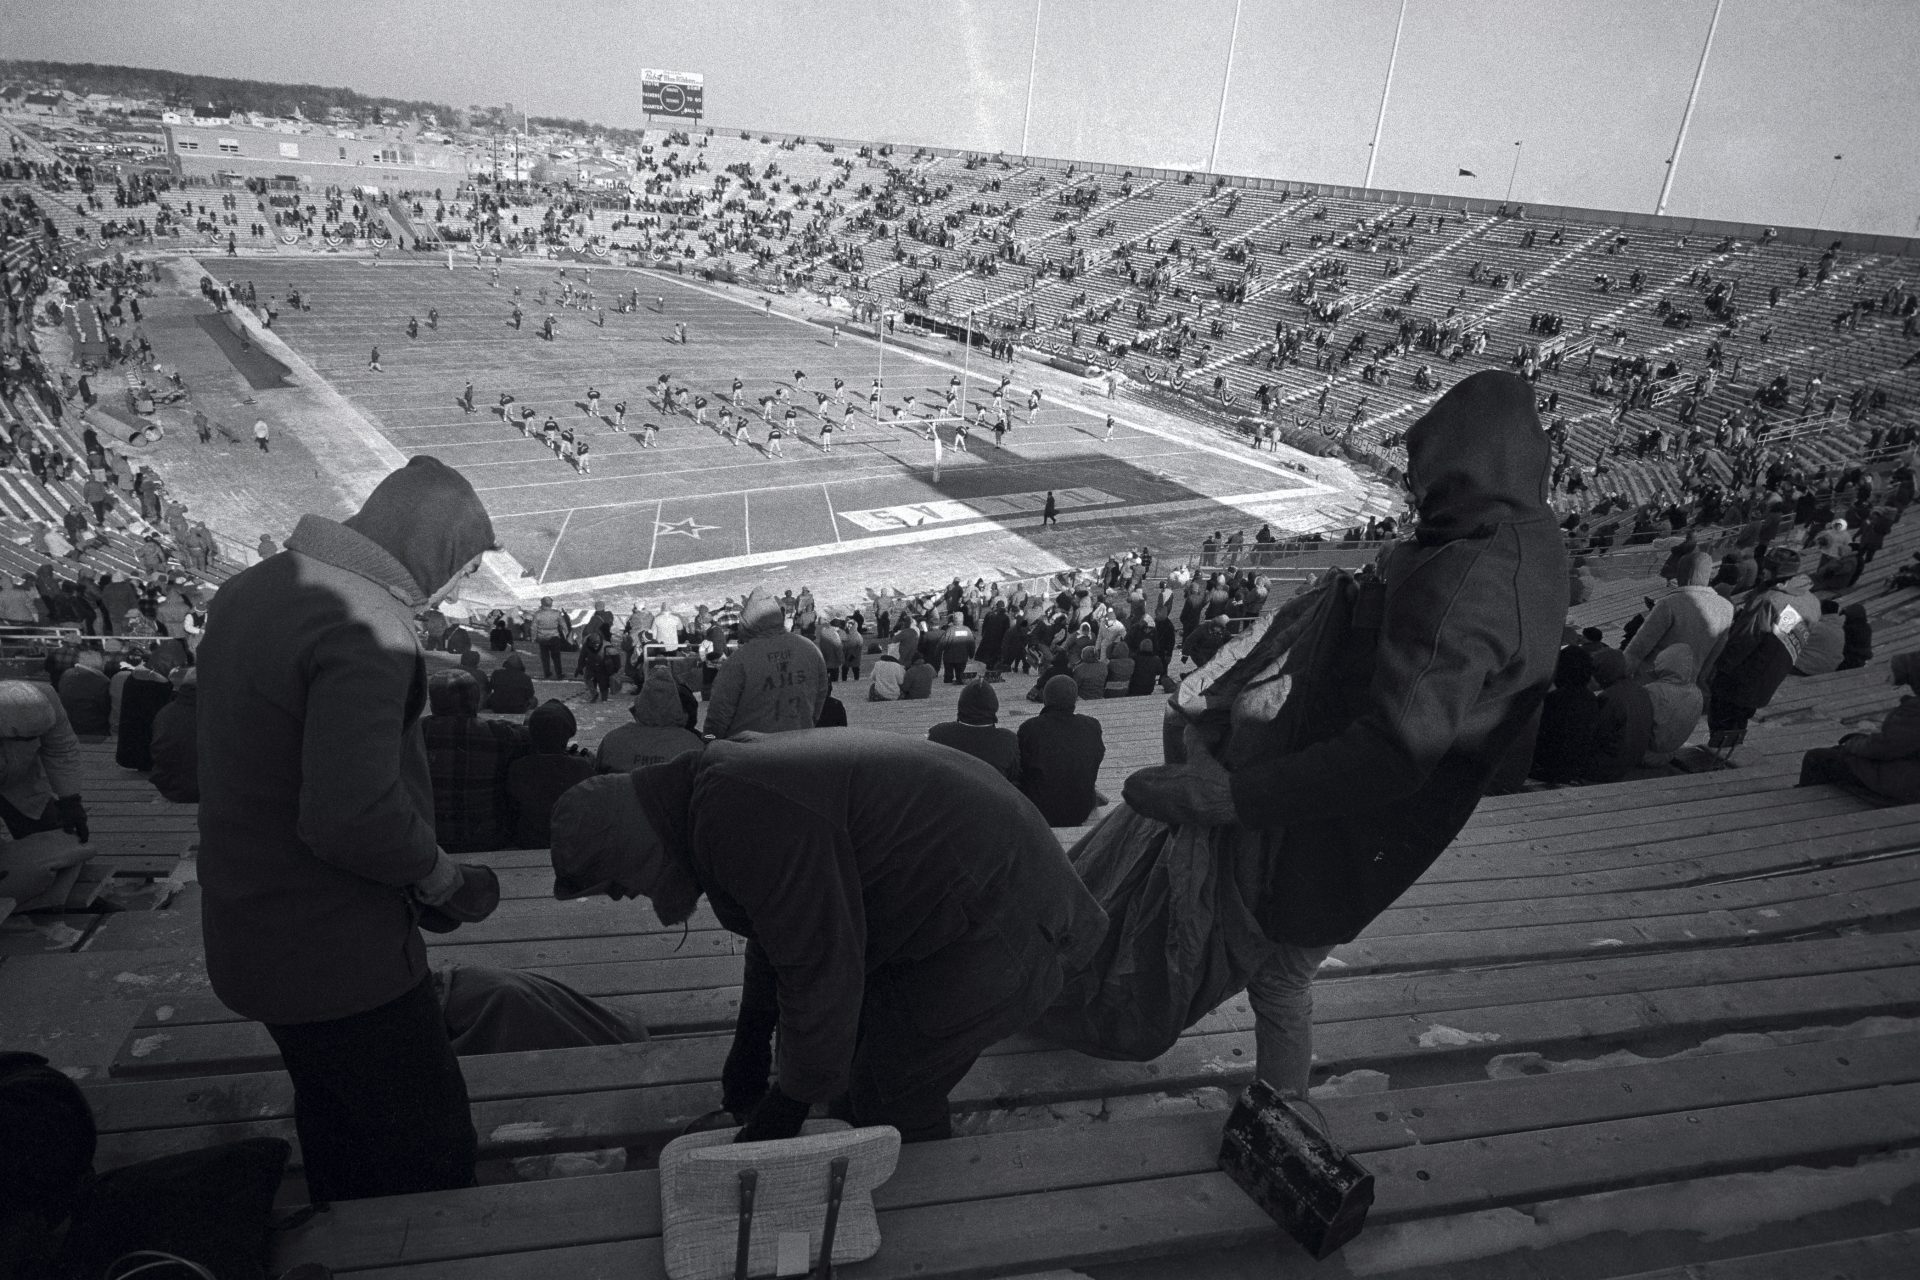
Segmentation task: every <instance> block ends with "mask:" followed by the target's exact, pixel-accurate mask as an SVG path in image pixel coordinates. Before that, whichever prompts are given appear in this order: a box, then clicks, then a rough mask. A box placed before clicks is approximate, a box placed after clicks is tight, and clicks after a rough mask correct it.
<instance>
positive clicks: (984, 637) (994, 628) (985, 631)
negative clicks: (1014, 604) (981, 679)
mask: <svg viewBox="0 0 1920 1280" xmlns="http://www.w3.org/2000/svg"><path fill="white" fill-rule="evenodd" d="M1012 625H1013V620H1012V619H1011V618H1009V617H1008V616H1007V611H1006V610H1005V609H999V608H996V609H994V610H993V611H992V612H990V613H988V614H987V616H986V619H985V621H983V622H981V624H980V648H979V651H978V652H977V653H976V654H975V655H974V656H975V657H977V658H979V659H980V661H982V662H984V663H986V664H987V665H988V666H989V667H992V666H994V665H996V664H1001V665H1004V664H1005V663H1007V662H1009V661H1011V660H1012V657H1013V655H1012V654H1009V653H1006V652H1004V650H1003V646H1004V644H1005V643H1006V639H1007V630H1008V628H1010V627H1011V626H1012Z"/></svg>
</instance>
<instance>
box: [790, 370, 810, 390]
mask: <svg viewBox="0 0 1920 1280" xmlns="http://www.w3.org/2000/svg"><path fill="white" fill-rule="evenodd" d="M793 386H794V390H796V391H805V390H806V389H807V371H806V370H805V369H795V370H794V371H793Z"/></svg>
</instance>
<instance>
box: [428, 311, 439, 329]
mask: <svg viewBox="0 0 1920 1280" xmlns="http://www.w3.org/2000/svg"><path fill="white" fill-rule="evenodd" d="M427 328H429V329H432V330H434V331H435V332H438V331H439V329H440V308H438V307H428V308H427Z"/></svg>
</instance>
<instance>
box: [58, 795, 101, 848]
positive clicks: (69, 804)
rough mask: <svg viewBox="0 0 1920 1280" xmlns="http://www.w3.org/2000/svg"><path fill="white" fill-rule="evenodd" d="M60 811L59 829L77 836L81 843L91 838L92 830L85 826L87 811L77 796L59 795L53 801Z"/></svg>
mask: <svg viewBox="0 0 1920 1280" xmlns="http://www.w3.org/2000/svg"><path fill="white" fill-rule="evenodd" d="M53 804H54V808H56V809H58V810H59V812H60V829H61V830H62V831H64V832H66V833H67V834H68V835H71V836H78V837H79V838H80V843H81V844H86V843H87V842H88V841H89V840H91V839H92V838H93V831H92V829H91V828H90V827H88V826H87V811H86V808H85V807H84V806H83V805H82V804H81V803H80V797H79V796H60V797H58V798H57V799H55V800H54V802H53Z"/></svg>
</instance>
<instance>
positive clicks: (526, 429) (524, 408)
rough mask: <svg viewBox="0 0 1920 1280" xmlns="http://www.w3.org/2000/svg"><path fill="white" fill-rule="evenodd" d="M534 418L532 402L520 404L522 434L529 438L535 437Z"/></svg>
mask: <svg viewBox="0 0 1920 1280" xmlns="http://www.w3.org/2000/svg"><path fill="white" fill-rule="evenodd" d="M533 419H534V413H533V406H532V405H530V404H523V405H521V406H520V434H521V435H523V436H526V437H527V438H528V439H532V438H533Z"/></svg>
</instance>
